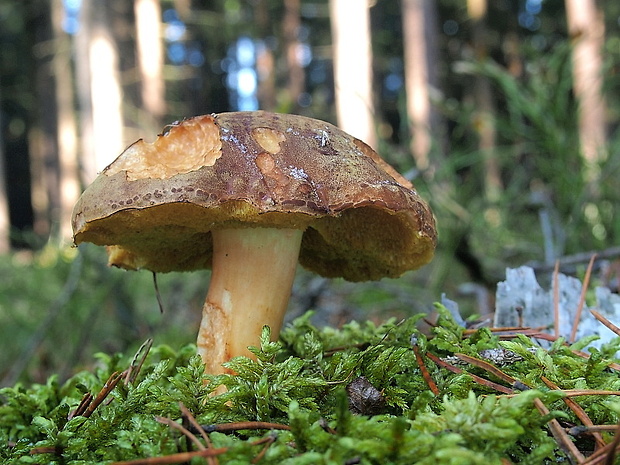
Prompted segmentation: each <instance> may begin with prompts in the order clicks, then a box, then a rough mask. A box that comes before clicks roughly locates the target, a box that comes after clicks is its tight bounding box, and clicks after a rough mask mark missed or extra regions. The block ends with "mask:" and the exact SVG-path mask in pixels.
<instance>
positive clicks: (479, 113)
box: [467, 0, 503, 204]
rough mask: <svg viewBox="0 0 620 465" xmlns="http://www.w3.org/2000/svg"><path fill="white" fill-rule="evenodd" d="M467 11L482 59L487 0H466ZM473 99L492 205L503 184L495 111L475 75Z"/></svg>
mask: <svg viewBox="0 0 620 465" xmlns="http://www.w3.org/2000/svg"><path fill="white" fill-rule="evenodd" d="M467 13H468V15H469V18H470V19H471V21H472V45H473V49H474V54H475V59H476V60H477V61H480V62H482V61H485V60H486V59H487V57H488V50H487V43H488V41H489V39H488V34H487V27H486V14H487V0H468V1H467ZM473 98H474V100H475V105H476V114H475V116H474V121H473V124H474V130H475V131H476V133H477V134H478V148H479V150H480V154H481V155H482V159H483V169H484V175H483V177H484V192H485V197H486V200H487V202H489V203H490V204H494V203H496V202H497V201H498V200H499V197H500V195H501V192H502V190H503V187H502V179H501V174H500V168H499V163H498V161H497V157H496V155H495V147H496V136H497V131H496V127H495V120H496V111H495V102H494V100H493V92H492V88H491V83H490V82H489V80H488V79H487V78H486V77H484V76H480V75H475V76H474V85H473Z"/></svg>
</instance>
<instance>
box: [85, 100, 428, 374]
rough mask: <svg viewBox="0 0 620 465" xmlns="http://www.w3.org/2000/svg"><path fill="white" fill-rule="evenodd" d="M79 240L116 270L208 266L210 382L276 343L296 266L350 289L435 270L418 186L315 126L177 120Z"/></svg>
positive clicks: (118, 178) (106, 177) (100, 180)
mask: <svg viewBox="0 0 620 465" xmlns="http://www.w3.org/2000/svg"><path fill="white" fill-rule="evenodd" d="M73 231H74V242H75V244H80V243H82V242H92V243H95V244H98V245H106V246H108V254H109V264H110V265H115V266H119V267H122V268H126V269H142V268H145V269H148V270H152V271H153V272H168V271H190V270H196V269H201V268H211V269H212V274H211V282H210V286H209V291H208V294H207V297H206V301H205V304H204V308H203V317H202V322H201V325H200V329H199V333H198V341H197V346H198V351H199V353H200V355H201V357H202V359H203V360H204V363H205V365H206V371H207V372H208V373H211V374H218V373H223V372H227V371H226V370H225V369H224V368H223V367H222V363H224V362H226V361H228V360H230V359H231V358H233V357H236V356H240V355H244V356H248V357H250V356H251V354H250V352H249V351H248V350H247V347H248V346H252V345H254V346H256V345H258V344H259V337H260V334H261V331H262V328H263V326H264V325H269V326H270V327H271V334H272V337H274V338H277V336H278V334H279V331H280V327H281V325H282V321H283V318H284V314H285V312H286V307H287V304H288V299H289V297H290V293H291V287H292V283H293V279H294V274H295V269H296V266H297V261H298V260H299V262H300V263H301V265H303V266H304V267H306V268H308V269H310V270H312V271H315V272H317V273H319V274H321V275H323V276H327V277H343V278H345V279H347V280H350V281H363V280H376V279H380V278H381V277H384V276H387V277H398V276H400V275H401V274H402V273H404V272H405V271H407V270H411V269H415V268H418V267H420V266H422V265H424V264H426V263H428V262H429V261H430V260H431V258H432V256H433V252H434V248H435V244H436V232H435V222H434V219H433V216H432V214H431V211H430V209H429V207H428V206H427V204H426V203H425V202H424V201H423V200H422V199H421V198H420V197H419V196H418V194H417V193H416V191H415V190H413V187H412V185H411V184H410V183H409V182H408V181H407V180H406V179H404V178H403V177H402V176H400V175H399V174H398V173H397V172H396V171H395V170H394V169H393V168H392V167H390V166H389V165H388V164H386V163H385V162H384V161H383V160H382V159H381V158H380V157H379V156H378V155H377V154H376V153H375V152H374V151H373V150H372V149H371V148H370V147H369V146H368V145H366V144H364V143H363V142H361V141H360V140H357V139H355V138H353V137H352V136H350V135H348V134H346V133H345V132H343V131H341V130H340V129H338V128H336V127H335V126H333V125H331V124H329V123H326V122H323V121H319V120H316V119H311V118H306V117H302V116H295V115H284V114H275V113H268V112H262V111H257V112H231V113H222V114H217V115H205V116H197V117H194V118H189V119H186V120H184V121H181V122H175V123H173V124H171V125H170V126H168V127H167V128H166V130H165V132H164V133H163V134H161V135H159V136H158V137H157V139H156V140H155V142H153V143H147V142H144V141H143V140H139V141H137V142H135V143H134V144H133V145H131V146H129V147H128V148H127V149H126V150H125V151H124V152H123V153H122V154H121V155H120V156H119V157H118V158H117V159H116V160H115V161H114V162H112V163H111V164H110V165H109V166H108V167H106V168H105V169H104V170H103V171H102V172H101V174H99V176H98V177H97V178H96V179H95V181H94V182H93V183H92V184H91V185H90V186H88V188H87V189H86V190H85V191H84V193H83V194H82V196H81V197H80V199H79V200H78V202H77V204H76V206H75V209H74V211H73Z"/></svg>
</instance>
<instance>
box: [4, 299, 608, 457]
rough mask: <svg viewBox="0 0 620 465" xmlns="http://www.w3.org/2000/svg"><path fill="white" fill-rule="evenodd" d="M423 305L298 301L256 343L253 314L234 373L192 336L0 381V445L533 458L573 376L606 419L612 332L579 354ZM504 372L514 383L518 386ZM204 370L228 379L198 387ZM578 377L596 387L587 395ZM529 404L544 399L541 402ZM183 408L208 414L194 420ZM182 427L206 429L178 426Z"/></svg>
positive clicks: (553, 445)
mask: <svg viewBox="0 0 620 465" xmlns="http://www.w3.org/2000/svg"><path fill="white" fill-rule="evenodd" d="M438 310H439V312H440V314H441V318H440V321H439V325H438V326H437V327H435V328H434V333H433V335H432V337H429V338H426V337H425V336H423V335H422V334H419V333H418V331H417V330H416V328H415V327H416V322H417V320H418V319H419V317H415V318H412V319H409V320H406V321H404V322H401V323H400V324H396V323H395V322H393V321H391V322H388V323H386V324H384V325H381V326H375V325H373V324H371V323H365V324H358V323H351V324H348V325H345V326H344V327H343V328H341V329H339V330H335V329H332V328H325V329H318V328H316V327H314V326H313V325H311V324H310V322H309V318H310V315H305V316H304V317H302V318H299V319H297V320H296V321H294V322H293V323H292V324H291V325H290V326H289V327H287V328H285V330H284V331H283V332H282V334H281V338H280V340H279V341H278V342H269V331H268V329H267V328H266V329H265V330H264V332H263V338H262V343H261V347H260V348H254V349H253V353H254V354H255V355H256V358H257V359H256V361H252V360H250V359H246V358H237V359H234V360H232V361H231V362H229V364H228V366H229V368H231V369H233V370H234V371H235V372H237V373H238V374H237V375H236V376H230V375H218V376H206V375H204V374H203V366H202V364H201V361H200V358H199V357H198V356H197V355H196V353H195V348H194V347H193V346H187V347H184V348H182V349H181V350H180V351H178V352H175V351H173V350H172V349H170V348H169V347H166V346H159V347H155V348H153V349H152V350H150V352H149V353H148V357H147V358H146V360H145V362H144V364H143V365H141V369H140V370H139V371H138V370H137V368H136V366H139V365H140V364H136V363H135V361H134V363H130V362H129V361H127V360H126V359H125V358H123V357H121V356H107V355H99V356H98V359H99V360H98V362H99V363H98V364H97V368H96V369H95V370H94V371H93V372H82V373H78V374H76V375H75V376H73V377H72V378H71V379H69V380H68V381H66V382H65V383H63V384H61V383H59V381H58V379H57V378H56V377H52V378H50V379H49V380H48V382H47V383H46V384H45V385H34V386H29V387H25V386H22V385H17V386H14V387H11V388H5V389H2V390H1V391H0V402H1V404H0V444H1V446H0V459H1V460H2V461H3V463H11V464H27V463H53V464H56V463H57V464H80V463H89V464H92V463H114V462H122V461H136V462H135V463H140V462H138V461H137V460H140V459H145V458H148V457H164V456H165V457H166V458H165V459H162V460H164V461H161V462H158V463H181V462H187V461H188V460H191V463H207V462H206V460H207V459H206V458H204V457H205V456H206V455H209V454H212V455H215V456H217V457H218V459H219V460H220V463H240V464H242V463H256V461H257V460H260V463H266V464H269V463H273V464H276V463H277V464H295V465H299V464H306V463H307V464H317V463H319V464H320V463H325V464H332V463H333V464H342V463H351V464H352V463H362V464H375V463H390V464H411V463H420V464H435V463H442V464H444V463H445V464H451V463H454V464H459V465H462V464H484V465H490V464H501V463H505V460H510V461H511V462H512V463H523V464H541V463H556V462H557V461H558V460H561V459H565V458H566V455H565V454H567V452H565V449H566V446H565V444H562V442H561V438H558V437H557V435H558V434H559V433H558V432H557V431H556V430H554V429H553V428H550V421H555V420H554V419H558V420H560V421H561V425H562V428H560V429H561V430H562V431H561V432H563V431H564V429H563V428H568V427H571V426H575V425H582V424H583V422H582V420H583V418H584V417H583V415H581V416H580V415H577V414H576V413H575V409H574V408H573V409H571V407H570V405H567V403H566V402H565V399H566V397H567V395H568V394H570V392H567V391H562V390H566V389H581V390H582V391H583V395H582V396H581V397H575V398H574V400H575V401H576V403H577V404H578V405H580V406H581V408H582V411H583V413H584V414H585V415H586V416H587V417H588V418H590V419H591V420H592V421H593V422H595V423H596V424H607V425H612V424H615V423H617V422H618V419H619V414H618V412H619V411H620V408H619V404H618V403H617V402H616V401H614V400H612V396H611V395H609V394H612V391H618V390H620V379H619V377H618V374H617V372H616V371H614V369H613V365H612V362H613V360H610V358H609V356H610V354H615V353H616V351H617V350H618V349H620V343H617V342H616V343H615V345H614V344H612V345H611V346H609V347H606V348H605V350H604V351H597V352H595V353H594V354H593V355H592V356H591V357H589V359H587V358H583V357H581V356H579V355H577V354H576V353H575V352H574V351H573V349H575V347H568V346H566V345H564V344H562V342H561V341H559V342H556V343H555V344H554V345H553V346H552V347H551V349H550V350H544V349H542V348H540V347H537V346H536V345H535V344H534V342H532V341H531V340H530V339H528V338H526V337H524V336H517V337H515V338H513V339H512V340H511V341H500V340H499V339H498V337H497V336H495V335H494V334H493V333H492V332H491V331H489V330H488V329H481V330H478V331H476V332H473V333H471V334H469V333H468V334H465V332H464V329H463V328H461V327H459V326H457V325H456V324H455V323H454V322H453V321H452V320H450V318H449V316H448V315H447V312H445V311H443V309H442V308H438ZM412 344H415V346H416V350H415V351H414V350H412V347H413V346H412ZM612 346H613V347H612ZM577 348H579V347H577ZM489 350H500V351H503V352H500V353H510V354H511V355H512V357H510V358H508V359H507V360H509V361H508V362H506V363H504V362H502V361H501V360H494V363H495V365H496V370H497V371H492V370H491V369H490V368H489V366H488V364H489V362H488V361H486V362H485V361H483V362H482V363H479V364H475V365H472V364H471V363H470V364H467V363H460V364H459V363H457V361H456V359H454V356H455V354H457V356H460V355H459V354H464V355H469V356H470V357H476V358H477V359H479V360H483V359H484V356H482V355H481V354H485V353H486V352H485V351H489ZM416 352H417V355H418V357H416ZM425 354H426V355H425ZM429 357H430V358H429ZM461 357H462V356H461ZM432 358H434V359H435V360H443V363H444V365H445V366H447V367H448V368H450V369H451V370H453V371H456V373H455V372H453V371H450V370H448V369H445V368H443V367H441V366H439V365H437V364H436V363H434V362H432V361H431V359H432ZM485 363H486V365H485ZM128 366H132V367H133V368H132V369H131V371H130V372H129V374H128V371H127V367H128ZM610 366H611V367H612V368H610ZM424 367H425V370H423V368H424ZM423 371H426V376H423ZM476 376H477V378H476ZM510 379H514V380H517V381H519V382H520V383H522V384H518V385H519V386H523V385H527V386H528V387H529V389H526V390H523V391H517V390H516V389H515V388H514V386H512V385H510V383H508V382H507V380H510ZM481 380H486V381H490V382H492V383H496V385H497V384H499V385H502V386H503V389H504V390H510V391H513V392H514V394H513V395H502V394H500V393H498V392H497V391H496V390H494V389H493V386H494V385H493V384H491V383H487V382H482V381H481ZM546 381H551V382H552V383H554V384H555V385H556V386H557V387H556V388H550V387H549V384H546V383H545V382H546ZM106 382H107V383H108V385H107V386H106ZM110 383H112V384H110ZM114 383H115V384H114ZM219 384H224V385H225V386H226V387H227V389H228V390H227V391H226V392H225V393H223V394H220V395H213V392H212V391H213V390H214V389H215V388H216V386H217V385H219ZM513 384H514V383H513ZM431 385H432V386H431ZM429 386H430V387H429ZM431 388H432V389H431ZM558 388H559V389H558ZM591 389H598V390H599V391H604V392H599V393H598V394H597V395H589V394H591V392H587V390H591ZM91 395H92V398H91V397H90V396H91ZM540 402H542V404H544V405H545V406H546V407H547V409H549V411H550V413H545V414H541V410H540V409H539V408H538V406H539V405H540ZM80 403H82V407H80V409H79V410H78V413H77V414H76V409H78V406H79V405H80ZM88 405H90V408H89V407H88ZM194 419H195V420H196V421H197V422H198V423H199V424H200V425H203V426H205V425H209V426H205V428H204V429H205V431H203V432H200V431H197V430H196V428H195V427H192V426H191V424H192V423H191V422H192V420H194ZM266 422H269V423H270V424H266ZM231 423H232V424H231ZM274 423H275V425H274ZM192 429H193V430H194V435H195V436H196V437H197V438H201V434H203V435H204V436H206V435H207V434H208V441H206V440H205V439H204V438H203V439H194V438H192V435H191V434H190V433H189V432H188V431H189V430H192ZM552 433H553V434H552ZM562 434H566V433H562ZM567 437H568V436H567ZM593 438H594V439H593ZM609 439H610V438H608V437H606V436H599V438H598V439H597V438H596V437H594V436H592V435H585V436H575V437H570V438H569V439H568V440H569V441H570V442H571V443H573V445H574V446H575V448H576V450H577V451H578V453H582V454H589V453H591V450H592V449H593V443H594V441H595V440H599V441H603V442H609ZM197 441H199V442H200V444H198V443H197ZM558 441H560V442H558ZM204 448H207V450H206V452H204V451H203V452H201V451H200V449H204ZM175 454H177V455H175ZM179 454H180V455H179ZM183 454H185V455H183ZM198 454H202V455H203V458H197V457H196V456H197V455H198ZM568 454H571V452H570V451H569V452H568ZM503 461H504V462H503Z"/></svg>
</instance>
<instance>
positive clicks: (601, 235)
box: [0, 0, 620, 385]
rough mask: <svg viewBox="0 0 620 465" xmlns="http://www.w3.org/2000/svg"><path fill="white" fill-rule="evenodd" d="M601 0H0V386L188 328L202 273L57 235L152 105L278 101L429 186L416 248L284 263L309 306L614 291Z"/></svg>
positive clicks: (424, 189)
mask: <svg viewBox="0 0 620 465" xmlns="http://www.w3.org/2000/svg"><path fill="white" fill-rule="evenodd" d="M619 69H620V3H619V2H611V1H607V2H605V1H598V2H597V1H595V0H494V1H488V0H467V1H465V0H436V1H432V0H374V1H367V0H206V1H205V0H203V1H200V0H193V1H192V0H174V1H164V0H133V1H128V0H105V1H104V0H26V1H19V2H17V1H14V0H0V128H1V131H0V385H8V384H13V383H14V382H16V381H17V380H22V381H26V382H32V381H43V380H44V379H45V378H46V377H47V376H49V375H50V374H51V373H57V374H59V376H60V377H61V378H65V377H66V376H68V375H70V374H71V373H72V372H74V371H75V370H76V369H79V368H83V367H88V366H89V365H90V364H92V363H93V361H94V357H93V355H94V354H95V353H96V352H99V351H103V352H118V351H124V352H128V353H131V351H132V350H135V349H136V348H137V347H138V346H139V345H140V344H141V343H142V342H143V341H144V340H145V339H146V338H147V337H153V338H154V339H155V343H156V344H159V343H166V344H170V345H172V346H176V347H178V346H180V345H181V344H184V343H187V342H191V341H193V340H194V339H195V333H196V329H197V325H198V322H199V318H200V308H201V303H202V300H203V299H204V296H205V294H206V291H207V287H208V281H209V272H208V271H205V272H202V273H193V274H174V273H172V274H168V275H159V276H158V277H157V281H158V284H159V286H158V287H159V296H160V299H161V302H162V307H163V310H164V311H163V313H161V312H160V310H159V305H158V302H157V296H156V290H155V286H154V283H153V276H152V275H151V274H149V273H146V272H145V273H140V272H136V273H134V272H126V271H122V270H117V269H110V268H108V267H107V266H106V265H105V262H106V259H105V252H104V251H103V250H101V249H99V248H97V247H89V246H84V247H82V246H81V247H80V248H79V250H78V249H76V248H72V247H71V226H70V216H71V210H72V208H73V205H74V203H75V201H76V199H77V197H78V196H79V194H80V192H81V190H82V189H83V188H84V186H86V185H88V183H90V182H91V181H92V179H93V178H94V177H95V176H96V174H97V172H98V171H100V170H101V169H102V168H103V167H104V166H106V165H107V164H108V163H110V162H111V161H112V160H113V159H114V158H115V157H116V156H117V155H118V154H119V153H120V152H121V151H122V150H123V148H124V147H126V146H127V145H129V144H130V143H132V142H133V141H135V140H136V139H138V138H144V139H145V140H153V139H154V137H155V135H156V134H157V133H159V132H160V131H162V128H163V127H164V126H165V124H167V123H170V122H173V121H175V120H179V119H182V118H184V117H188V116H192V115H198V114H205V113H213V112H223V111H231V110H254V109H264V110H271V111H279V112H292V113H298V114H302V115H306V116H311V117H315V118H320V119H323V120H327V121H330V122H332V123H335V124H337V125H339V126H341V127H342V128H344V129H345V130H347V131H349V132H350V133H352V134H353V135H355V136H356V137H358V138H361V139H363V140H365V141H366V142H368V143H369V144H370V145H372V146H373V147H374V148H375V149H376V150H377V151H378V152H379V153H380V154H381V156H382V157H384V158H385V159H386V160H387V161H388V162H389V163H391V164H392V165H394V166H395V167H396V168H397V169H398V170H399V171H400V172H401V173H403V174H404V175H405V176H406V177H407V178H409V179H410V180H411V181H412V182H413V183H414V184H415V186H416V188H417V189H418V191H419V192H420V193H421V195H422V196H423V197H424V198H426V199H427V200H428V201H429V203H430V204H431V206H432V208H433V211H434V213H435V216H436V218H437V222H438V226H439V245H438V249H437V254H436V258H435V260H434V262H433V263H432V264H431V265H429V266H427V267H425V268H424V269H422V270H419V271H417V272H412V273H407V274H406V275H404V276H403V277H402V278H400V279H397V280H382V281H380V282H377V283H361V284H360V283H356V284H351V283H347V282H344V281H342V280H325V279H323V278H320V277H317V276H313V275H311V274H309V273H305V272H303V270H300V273H299V276H298V278H297V281H296V284H295V288H294V295H293V299H292V303H291V309H290V315H291V317H293V316H295V315H299V314H301V313H303V312H304V311H306V310H308V309H314V310H315V311H316V315H315V321H316V322H317V323H318V324H331V325H339V324H342V323H343V322H345V321H350V320H351V319H359V320H363V319H371V320H375V321H382V320H385V319H387V318H389V317H396V318H402V317H405V316H408V315H412V314H414V313H417V312H431V311H432V309H433V302H436V301H438V300H439V299H440V298H441V295H442V294H445V295H447V296H448V297H449V298H451V299H453V300H456V301H458V302H459V306H460V307H461V310H462V311H463V312H464V313H465V314H468V315H474V314H478V315H488V314H489V313H491V312H492V311H493V294H494V292H495V285H496V283H497V282H498V281H499V280H501V279H502V278H503V276H504V270H505V268H506V267H513V266H519V265H522V264H529V265H531V266H533V267H534V268H535V270H536V271H537V273H538V274H539V276H541V279H544V277H545V276H547V275H548V273H549V272H550V270H551V269H552V268H553V266H554V263H555V262H556V261H559V263H560V265H561V268H562V271H564V272H566V273H572V274H577V275H579V274H580V273H583V269H584V267H585V264H586V263H587V261H588V260H589V258H590V256H591V253H592V252H593V251H596V252H598V254H599V255H598V256H599V260H598V261H597V262H596V279H597V282H598V283H599V284H603V285H608V286H610V287H612V288H613V289H615V290H617V280H618V274H619V273H618V271H617V270H618V268H620V262H618V256H619V255H620V243H619V236H620V219H619V217H618V216H616V211H617V210H618V207H619V205H620V182H619V179H620V155H619V154H618V150H619V149H620V138H619V134H618V116H619V112H620V102H619V97H620V81H619Z"/></svg>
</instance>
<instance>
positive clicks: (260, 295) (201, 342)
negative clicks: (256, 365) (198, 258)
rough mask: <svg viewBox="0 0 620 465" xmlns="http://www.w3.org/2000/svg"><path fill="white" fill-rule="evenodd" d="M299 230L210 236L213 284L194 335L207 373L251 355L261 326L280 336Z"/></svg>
mask: <svg viewBox="0 0 620 465" xmlns="http://www.w3.org/2000/svg"><path fill="white" fill-rule="evenodd" d="M302 235H303V231H302V230H298V229H276V228H241V229H222V230H214V231H212V236H213V263H212V270H213V272H212V274H211V283H210V285H209V292H208V294H207V298H206V300H205V304H204V307H203V312H202V322H201V323H200V330H199V333H198V343H197V344H198V353H199V354H200V356H201V357H202V359H203V361H204V363H205V370H206V372H207V373H211V374H219V373H225V372H227V370H226V369H225V368H223V367H222V363H224V362H226V361H228V360H230V359H231V358H233V357H237V356H240V355H244V356H248V357H250V356H251V353H250V352H249V351H248V350H247V347H248V346H258V345H259V342H260V334H261V331H262V328H263V326H264V325H269V327H270V328H271V335H272V337H273V338H274V339H275V338H277V337H278V333H279V332H280V327H281V326H282V321H283V319H284V314H285V313H286V307H287V305H288V300H289V297H290V295H291V288H292V286H293V279H294V277H295V269H296V266H297V259H298V256H299V248H300V245H301V237H302Z"/></svg>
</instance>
